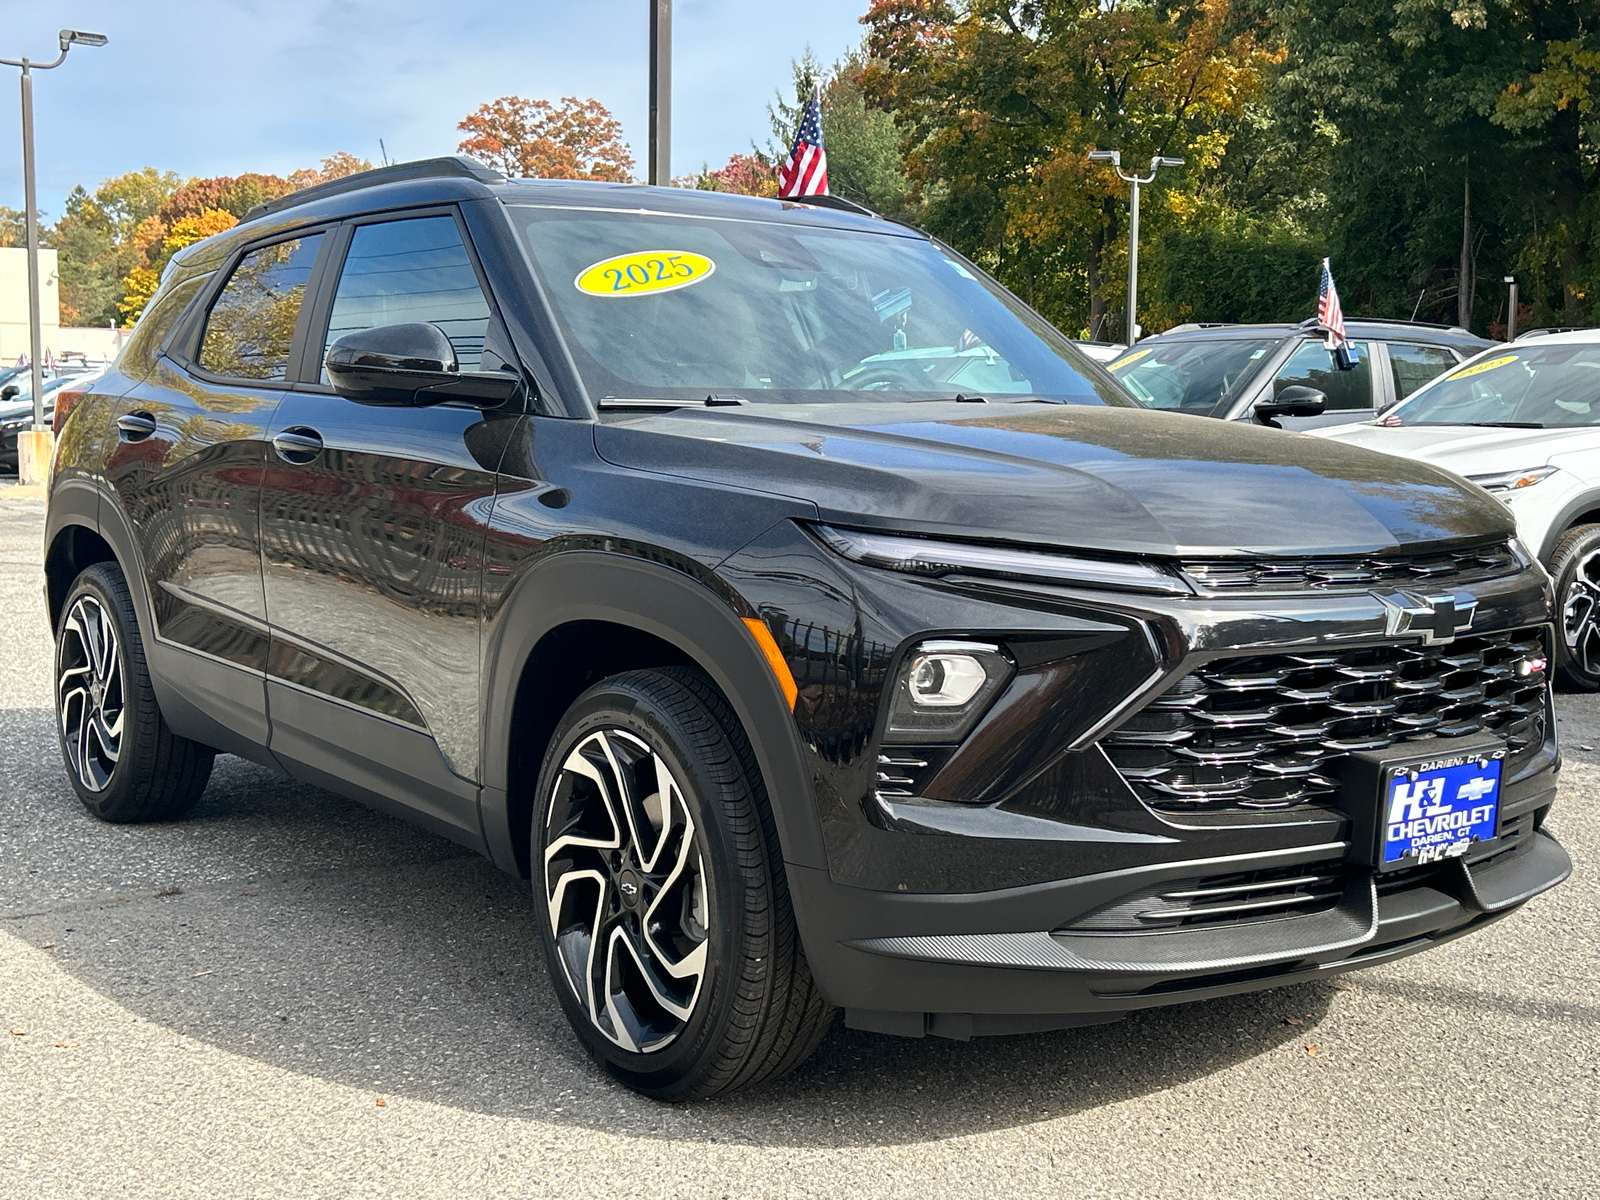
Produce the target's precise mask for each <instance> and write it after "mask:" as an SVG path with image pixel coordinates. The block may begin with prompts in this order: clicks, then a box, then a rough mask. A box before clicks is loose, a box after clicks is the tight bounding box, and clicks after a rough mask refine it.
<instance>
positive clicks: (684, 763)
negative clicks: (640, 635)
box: [530, 668, 833, 1100]
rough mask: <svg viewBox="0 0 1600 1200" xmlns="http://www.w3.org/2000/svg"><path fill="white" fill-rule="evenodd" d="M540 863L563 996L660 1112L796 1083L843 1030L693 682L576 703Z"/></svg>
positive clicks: (762, 816) (723, 718) (626, 680)
mask: <svg viewBox="0 0 1600 1200" xmlns="http://www.w3.org/2000/svg"><path fill="white" fill-rule="evenodd" d="M531 850H532V854H531V858H530V861H531V863H532V867H533V891H534V898H535V905H536V908H537V910H538V913H539V926H540V931H541V936H542V939H543V942H544V947H545V954H546V958H547V960H548V962H549V966H550V974H551V980H552V983H553V985H554V987H555V990H556V993H557V995H558V996H559V997H560V1000H561V1004H562V1007H563V1009H564V1010H565V1011H566V1014H567V1019H568V1020H569V1021H570V1022H571V1024H572V1027H573V1029H574V1030H575V1031H576V1033H577V1034H578V1037H579V1038H580V1039H581V1040H582V1041H583V1043H584V1045H585V1046H586V1047H587V1048H588V1050H589V1052H590V1053H591V1054H593V1055H594V1057H595V1058H596V1059H597V1060H599V1062H600V1063H601V1064H602V1065H603V1066H604V1067H605V1068H606V1069H607V1070H608V1071H610V1072H611V1073H612V1074H613V1075H615V1076H616V1077H617V1078H618V1079H620V1080H621V1081H622V1082H623V1083H625V1084H627V1085H628V1086H629V1087H631V1088H633V1089H634V1090H636V1091H639V1092H642V1093H644V1094H645V1095H648V1096H653V1097H655V1098H657V1099H662V1100H687V1099H698V1098H701V1097H705V1096H710V1095H714V1094H716V1093H719V1092H726V1091H731V1090H733V1089H735V1088H741V1087H746V1086H749V1085H751V1084H754V1083H758V1082H761V1081H763V1080H766V1079H771V1078H775V1077H776V1076H778V1075H781V1074H784V1073H786V1072H787V1071H789V1070H791V1069H793V1068H794V1067H795V1066H798V1065H799V1064H800V1063H801V1062H803V1061H804V1060H805V1059H806V1058H807V1057H808V1056H809V1055H810V1054H811V1052H812V1050H814V1049H815V1048H816V1045H817V1043H818V1042H820V1041H821V1040H822V1037H823V1035H824V1034H825V1033H826V1032H827V1029H828V1026H829V1024H830V1018H831V1017H832V1015H833V1010H832V1008H831V1007H830V1006H829V1005H828V1004H827V1003H826V1002H825V1001H824V1000H823V999H822V996H821V994H820V993H819V992H818V991H817V988H816V985H815V983H814V982H813V981H812V979H811V973H810V971H809V969H808V968H807V965H806V961H805V955H804V953H803V952H802V950H801V948H800V940H799V936H798V934H797V932H796V930H795V923H794V916H793V913H792V911H791V909H790V905H789V895H788V889H787V884H786V881H785V878H784V873H783V861H782V858H781V856H780V855H779V853H778V841H777V836H776V831H775V828H774V826H773V821H772V814H771V810H770V808H769V806H768V802H767V796H766V792H765V790H764V788H763V787H762V783H761V778H760V774H759V772H758V771H757V770H756V767H755V762H754V756H753V755H752V753H751V751H750V747H749V743H748V741H747V740H746V739H745V736H744V733H743V730H742V729H741V728H740V726H739V723H738V721H737V719H736V718H734V716H733V714H732V713H731V711H729V709H728V706H727V704H726V702H725V701H724V700H723V698H722V696H721V694H720V693H718V692H717V690H716V689H715V688H714V687H713V686H712V684H711V682H710V680H709V679H707V678H706V677H705V675H703V674H702V673H701V672H699V671H696V670H693V669H688V668H667V669H662V670H655V671H632V672H628V673H626V674H622V675H617V676H613V677H612V678H610V679H607V680H604V681H602V682H601V683H598V684H596V685H595V686H594V687H592V688H590V689H589V690H588V691H586V692H585V693H584V694H583V695H582V696H580V697H578V699H577V701H576V702H574V704H573V705H572V707H571V708H570V709H569V710H568V711H567V714H566V716H565V717H564V718H563V719H562V722H561V724H560V726H559V727H558V729H557V730H556V733H555V736H554V737H553V738H552V739H551V743H550V748H549V751H548V752H547V753H546V755H545V761H544V766H543V769H542V770H541V771H540V773H539V783H538V793H537V803H536V807H535V811H534V820H533V828H532V845H531Z"/></svg>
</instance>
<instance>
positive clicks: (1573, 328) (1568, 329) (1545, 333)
mask: <svg viewBox="0 0 1600 1200" xmlns="http://www.w3.org/2000/svg"><path fill="white" fill-rule="evenodd" d="M1584 332H1586V330H1585V328H1584V327H1583V326H1582V325H1547V326H1545V327H1544V328H1543V329H1529V330H1526V331H1525V332H1523V333H1519V334H1517V341H1519V342H1520V341H1522V340H1523V339H1524V338H1541V337H1549V336H1550V335H1551V334H1555V333H1584Z"/></svg>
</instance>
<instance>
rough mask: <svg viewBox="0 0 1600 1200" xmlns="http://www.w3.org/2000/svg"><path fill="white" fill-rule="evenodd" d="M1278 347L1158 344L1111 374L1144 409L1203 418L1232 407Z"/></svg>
mask: <svg viewBox="0 0 1600 1200" xmlns="http://www.w3.org/2000/svg"><path fill="white" fill-rule="evenodd" d="M1277 345H1278V343H1277V341H1275V340H1274V341H1257V340H1255V339H1253V338H1220V339H1218V340H1217V341H1214V342H1211V341H1191V340H1189V339H1187V338H1186V339H1184V340H1182V341H1174V342H1167V343H1165V344H1163V343H1160V342H1156V343H1154V344H1152V345H1149V346H1140V347H1138V348H1137V349H1134V350H1130V351H1128V353H1126V354H1124V355H1123V356H1122V357H1121V358H1119V359H1117V361H1116V362H1114V363H1112V364H1111V367H1110V370H1111V373H1112V374H1113V375H1115V376H1116V377H1117V381H1118V382H1119V383H1121V384H1122V386H1123V387H1125V388H1127V389H1128V390H1129V391H1130V392H1132V393H1133V394H1134V396H1136V397H1137V398H1138V399H1139V400H1141V401H1143V402H1144V404H1145V406H1146V407H1147V408H1164V409H1174V410H1177V411H1179V412H1186V413H1194V414H1196V415H1198V416H1205V415H1207V414H1208V413H1210V412H1211V411H1212V410H1213V409H1216V408H1217V406H1218V405H1219V404H1223V403H1224V402H1229V403H1231V402H1232V401H1233V400H1234V398H1235V397H1237V396H1238V394H1239V388H1240V386H1241V385H1242V384H1243V383H1244V382H1245V381H1246V380H1247V379H1249V378H1250V376H1251V375H1253V374H1255V371H1256V368H1257V367H1259V366H1260V365H1261V360H1262V359H1263V358H1265V357H1266V356H1267V354H1268V353H1269V352H1270V351H1271V350H1272V349H1274V348H1275V347H1276V346H1277ZM1218 415H1226V414H1225V412H1221V411H1219V414H1218Z"/></svg>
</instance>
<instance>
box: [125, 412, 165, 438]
mask: <svg viewBox="0 0 1600 1200" xmlns="http://www.w3.org/2000/svg"><path fill="white" fill-rule="evenodd" d="M155 431H156V419H155V418H154V417H153V416H151V415H150V414H149V413H147V412H131V413H125V414H123V415H122V416H120V417H118V418H117V432H118V434H119V435H120V436H121V438H122V440H123V441H125V442H142V441H144V439H145V438H147V437H149V436H150V435H151V434H152V433H154V432H155Z"/></svg>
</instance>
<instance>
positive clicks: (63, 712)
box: [56, 563, 216, 824]
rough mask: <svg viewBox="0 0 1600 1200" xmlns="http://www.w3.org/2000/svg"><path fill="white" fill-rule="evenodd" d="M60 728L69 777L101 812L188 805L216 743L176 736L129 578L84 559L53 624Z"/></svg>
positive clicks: (147, 816) (143, 817)
mask: <svg viewBox="0 0 1600 1200" xmlns="http://www.w3.org/2000/svg"><path fill="white" fill-rule="evenodd" d="M56 733H57V736H58V737H59V739H60V742H61V757H62V758H63V760H64V761H65V762H66V765H67V777H68V778H69V779H71V780H72V787H73V790H74V791H76V792H77V793H78V799H80V800H82V801H83V806H84V807H85V808H87V809H88V810H89V811H90V812H91V813H93V814H94V815H95V816H97V817H99V818H100V819H101V820H102V821H112V822H116V823H118V824H121V823H124V822H130V821H165V820H171V819H172V818H174V817H178V816H181V815H183V813H185V812H187V811H188V810H189V809H190V808H192V807H193V806H194V803H195V801H196V800H198V799H199V798H200V793H201V792H203V791H204V790H205V786H206V781H207V780H208V779H209V778H210V777H211V764H212V760H213V759H214V758H215V757H216V752H215V751H214V750H212V749H211V748H210V747H207V746H202V745H200V744H199V743H198V742H191V741H189V740H188V739H187V738H182V737H179V736H178V735H177V734H175V733H173V732H172V730H171V729H170V728H169V727H168V726H167V722H166V720H165V719H164V718H163V717H162V715H161V709H160V708H159V707H158V706H157V704H156V696H155V689H154V688H153V687H152V686H151V683H150V671H149V668H148V667H147V666H146V664H145V658H144V643H143V642H142V641H140V639H139V623H138V620H137V618H136V617H135V615H134V611H133V597H132V596H131V595H130V594H129V592H128V584H127V581H126V580H125V579H124V578H123V576H122V572H121V571H120V570H118V569H117V567H116V566H115V565H114V564H112V563H96V564H94V565H93V566H91V567H88V568H86V569H85V570H84V571H83V573H82V574H81V575H79V576H78V578H77V579H75V580H74V581H73V584H72V587H71V588H70V589H69V590H68V592H67V598H66V601H65V603H63V604H62V606H61V618H60V621H59V622H58V623H57V625H56Z"/></svg>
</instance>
